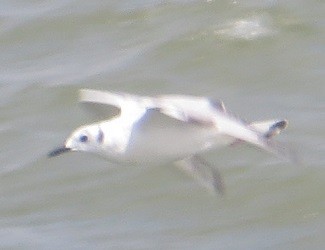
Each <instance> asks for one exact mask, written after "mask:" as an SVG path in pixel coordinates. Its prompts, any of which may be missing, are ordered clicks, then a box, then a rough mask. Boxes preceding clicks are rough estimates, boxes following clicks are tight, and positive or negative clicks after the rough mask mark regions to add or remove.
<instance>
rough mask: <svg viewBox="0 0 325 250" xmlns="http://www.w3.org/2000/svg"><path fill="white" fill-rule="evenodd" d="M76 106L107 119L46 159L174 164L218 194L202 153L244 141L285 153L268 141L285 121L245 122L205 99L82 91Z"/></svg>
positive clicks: (80, 130)
mask: <svg viewBox="0 0 325 250" xmlns="http://www.w3.org/2000/svg"><path fill="white" fill-rule="evenodd" d="M80 101H81V103H83V104H85V106H86V107H87V108H93V109H92V110H91V112H92V113H93V114H94V113H97V115H98V117H101V118H104V119H105V117H106V119H105V120H102V121H98V122H96V123H93V124H89V125H85V126H82V127H80V128H78V129H76V130H75V131H74V132H73V133H72V135H71V136H70V137H69V138H68V139H67V141H66V143H65V145H64V147H63V148H60V149H58V150H54V151H53V152H51V153H50V156H55V155H57V154H60V153H62V152H64V151H87V152H92V153H96V154H99V155H101V156H103V157H105V158H107V159H109V160H110V161H113V162H117V163H123V164H151V165H153V164H155V165H159V164H164V163H169V162H176V163H177V165H180V166H181V168H183V169H185V170H186V171H187V172H189V173H190V174H192V175H195V176H196V177H198V179H199V180H200V181H201V183H203V185H205V186H207V187H211V186H212V188H213V189H216V188H217V189H219V190H220V189H221V187H220V183H219V186H218V183H217V182H218V181H219V182H220V180H218V178H219V177H218V176H219V174H216V171H217V170H213V168H211V167H210V166H206V165H207V164H205V163H203V160H202V159H201V158H200V156H199V155H200V154H201V153H203V152H206V151H210V150H214V149H216V148H218V147H220V146H227V145H231V144H236V143H237V142H243V141H244V142H248V143H251V144H253V145H255V146H257V147H260V148H263V149H265V150H267V151H269V152H272V153H276V154H283V151H282V150H281V149H279V147H278V146H276V145H275V144H274V143H273V142H272V141H271V140H270V138H271V137H272V136H273V135H276V134H278V133H279V132H280V131H281V130H282V129H284V128H285V127H286V125H287V122H286V121H285V120H271V121H265V122H257V123H247V122H244V121H242V120H240V119H237V118H235V117H234V116H232V115H231V114H229V113H228V112H227V111H226V110H225V107H224V105H223V103H222V102H219V101H213V100H210V99H208V98H204V97H194V96H182V95H165V96H157V97H141V96H136V95H129V94H124V93H120V94H117V93H110V92H103V91H98V90H81V92H80ZM179 163H180V164H179ZM207 169H209V171H207ZM209 173H210V174H209ZM217 177H218V178H217Z"/></svg>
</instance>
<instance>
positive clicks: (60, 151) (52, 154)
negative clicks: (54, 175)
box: [47, 146, 71, 158]
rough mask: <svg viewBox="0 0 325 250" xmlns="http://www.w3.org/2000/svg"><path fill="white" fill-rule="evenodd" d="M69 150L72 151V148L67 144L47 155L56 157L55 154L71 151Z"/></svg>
mask: <svg viewBox="0 0 325 250" xmlns="http://www.w3.org/2000/svg"><path fill="white" fill-rule="evenodd" d="M69 151H71V149H70V148H67V147H65V146H63V147H59V148H56V149H54V150H52V151H51V152H49V153H48V154H47V157H48V158H52V157H54V156H58V155H60V154H63V153H65V152H69Z"/></svg>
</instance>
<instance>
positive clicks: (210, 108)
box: [158, 95, 294, 161]
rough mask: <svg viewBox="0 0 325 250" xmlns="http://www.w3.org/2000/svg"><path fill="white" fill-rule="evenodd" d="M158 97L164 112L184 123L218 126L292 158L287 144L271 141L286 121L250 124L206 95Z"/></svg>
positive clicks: (228, 134)
mask: <svg viewBox="0 0 325 250" xmlns="http://www.w3.org/2000/svg"><path fill="white" fill-rule="evenodd" d="M158 99H159V98H158ZM159 100H160V105H161V112H162V113H164V114H166V115H168V116H170V117H173V118H176V119H179V120H181V121H184V122H190V123H198V124H200V125H207V126H215V127H216V130H217V131H218V132H219V133H220V134H223V135H226V136H230V137H233V138H234V139H237V140H240V141H244V142H248V143H250V144H253V145H255V146H257V147H260V148H262V149H264V150H266V151H268V152H271V153H274V154H276V155H278V156H281V157H283V158H286V159H291V160H292V158H293V157H292V153H291V152H289V151H288V150H287V149H286V148H285V147H283V146H281V145H279V144H278V143H276V142H274V141H271V140H269V138H270V137H272V136H273V135H275V134H276V133H278V132H279V131H280V130H281V129H283V128H285V126H286V124H287V122H286V121H278V122H276V121H274V123H272V124H271V121H269V122H266V123H255V124H254V123H253V124H249V123H247V122H245V121H243V120H241V119H239V118H237V117H235V116H233V115H232V114H231V113H229V112H227V111H226V109H225V107H224V105H223V103H222V102H221V101H213V100H211V99H209V98H205V97H192V96H182V95H166V96H160V99H159ZM266 129H267V131H266ZM293 161H294V160H293Z"/></svg>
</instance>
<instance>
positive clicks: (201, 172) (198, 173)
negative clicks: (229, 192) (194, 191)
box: [175, 155, 225, 194]
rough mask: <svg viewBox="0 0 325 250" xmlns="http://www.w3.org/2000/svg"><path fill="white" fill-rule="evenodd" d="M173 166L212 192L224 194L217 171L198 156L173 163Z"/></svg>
mask: <svg viewBox="0 0 325 250" xmlns="http://www.w3.org/2000/svg"><path fill="white" fill-rule="evenodd" d="M175 165H176V166H177V167H178V168H180V169H182V170H183V171H184V172H185V173H187V174H188V175H190V176H192V177H193V178H194V179H195V180H197V181H198V182H199V183H200V184H201V185H202V186H203V187H205V188H207V189H208V190H209V191H212V192H214V193H215V192H219V193H221V194H223V193H224V190H225V187H224V183H223V180H222V177H221V174H220V172H219V170H218V169H217V168H215V167H213V166H211V165H210V164H209V163H208V162H206V161H205V160H204V159H202V158H201V157H200V156H198V155H193V156H191V157H189V158H186V159H183V160H180V161H177V162H175Z"/></svg>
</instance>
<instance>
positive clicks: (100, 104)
mask: <svg viewBox="0 0 325 250" xmlns="http://www.w3.org/2000/svg"><path fill="white" fill-rule="evenodd" d="M79 102H80V104H81V105H82V107H83V108H84V109H86V110H87V111H89V113H90V114H92V115H93V116H96V117H97V118H99V119H108V118H110V117H113V116H116V115H118V114H119V113H120V112H121V105H122V102H123V97H122V96H121V95H120V94H117V93H110V92H104V91H100V90H92V89H81V90H79Z"/></svg>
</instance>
